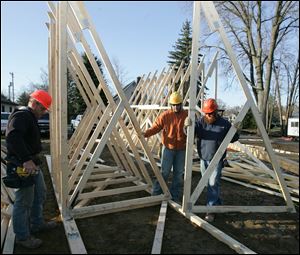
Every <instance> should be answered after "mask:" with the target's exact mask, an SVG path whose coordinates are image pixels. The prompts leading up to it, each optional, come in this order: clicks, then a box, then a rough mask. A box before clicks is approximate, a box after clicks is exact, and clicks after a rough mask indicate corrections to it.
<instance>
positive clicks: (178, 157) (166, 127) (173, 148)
mask: <svg viewBox="0 0 300 255" xmlns="http://www.w3.org/2000/svg"><path fill="white" fill-rule="evenodd" d="M169 103H170V105H171V109H170V110H167V111H164V112H163V113H162V114H160V115H159V116H158V118H157V119H156V120H155V122H154V124H153V126H152V127H151V128H149V129H147V130H146V131H145V132H144V133H143V135H144V137H146V138H147V137H150V136H153V135H155V134H157V133H158V132H160V131H162V144H163V148H162V156H161V172H162V176H163V178H164V180H165V182H166V183H167V180H168V178H169V175H170V172H171V169H172V167H173V180H172V186H171V189H170V192H171V195H172V199H173V200H174V201H175V202H181V199H182V178H183V173H184V164H185V147H186V134H185V132H184V121H185V119H186V117H187V116H188V112H187V111H186V110H183V106H182V97H181V95H180V94H179V93H178V92H177V91H176V92H173V93H172V94H171V96H170V98H169ZM161 193H162V189H161V187H160V185H159V183H158V181H157V180H156V181H155V182H154V186H153V191H152V195H159V194H161Z"/></svg>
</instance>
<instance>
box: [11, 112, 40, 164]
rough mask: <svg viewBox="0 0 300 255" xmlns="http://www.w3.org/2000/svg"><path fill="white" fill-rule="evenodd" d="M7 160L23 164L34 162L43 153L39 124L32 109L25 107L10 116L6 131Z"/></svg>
mask: <svg viewBox="0 0 300 255" xmlns="http://www.w3.org/2000/svg"><path fill="white" fill-rule="evenodd" d="M6 146H7V160H8V161H15V160H17V161H18V162H19V163H21V164H23V163H24V162H26V161H28V160H33V161H34V162H35V163H36V164H39V163H40V162H37V161H38V160H37V158H38V157H36V155H37V154H38V153H40V152H41V150H42V144H41V136H40V130H39V126H38V122H37V119H36V117H35V116H34V114H33V113H32V111H31V109H30V108H28V107H23V108H20V109H15V110H14V112H13V113H12V114H11V115H10V116H9V119H8V123H7V129H6Z"/></svg>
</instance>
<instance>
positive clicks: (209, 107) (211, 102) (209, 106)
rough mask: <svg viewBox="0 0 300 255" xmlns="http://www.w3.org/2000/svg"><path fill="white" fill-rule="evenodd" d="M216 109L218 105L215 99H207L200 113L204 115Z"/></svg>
mask: <svg viewBox="0 0 300 255" xmlns="http://www.w3.org/2000/svg"><path fill="white" fill-rule="evenodd" d="M217 109H218V104H217V102H216V100H215V99H213V98H209V99H206V100H205V101H204V103H203V107H202V112H204V113H212V112H214V111H215V110H217Z"/></svg>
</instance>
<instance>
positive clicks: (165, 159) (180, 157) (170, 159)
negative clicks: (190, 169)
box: [152, 146, 185, 202]
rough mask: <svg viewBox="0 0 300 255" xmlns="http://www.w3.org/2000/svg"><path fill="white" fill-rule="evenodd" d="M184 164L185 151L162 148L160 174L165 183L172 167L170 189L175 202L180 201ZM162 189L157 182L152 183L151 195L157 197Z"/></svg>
mask: <svg viewBox="0 0 300 255" xmlns="http://www.w3.org/2000/svg"><path fill="white" fill-rule="evenodd" d="M184 163H185V150H170V149H168V148H166V147H165V146H163V149H162V159H161V173H162V176H163V178H164V180H165V182H166V183H167V181H168V178H169V175H170V172H171V168H172V166H173V181H172V186H171V189H170V192H171V195H172V199H173V200H174V201H176V202H180V201H181V197H182V179H183V172H184ZM161 193H162V189H161V187H160V185H159V183H158V181H157V180H155V182H154V186H153V192H152V195H159V194H161Z"/></svg>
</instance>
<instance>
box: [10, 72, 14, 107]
mask: <svg viewBox="0 0 300 255" xmlns="http://www.w3.org/2000/svg"><path fill="white" fill-rule="evenodd" d="M9 74H10V75H11V82H10V83H9V85H8V95H9V96H8V97H9V100H11V98H10V88H11V87H12V102H15V87H14V73H12V72H10V73H9Z"/></svg>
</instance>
